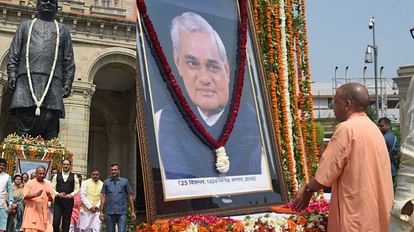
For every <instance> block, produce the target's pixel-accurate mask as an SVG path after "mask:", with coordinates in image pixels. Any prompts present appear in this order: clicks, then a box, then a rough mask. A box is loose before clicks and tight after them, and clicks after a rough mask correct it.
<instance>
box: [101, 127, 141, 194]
mask: <svg viewBox="0 0 414 232" xmlns="http://www.w3.org/2000/svg"><path fill="white" fill-rule="evenodd" d="M131 128H132V130H131ZM133 129H134V127H133V126H131V127H127V126H126V125H125V124H118V123H112V124H110V123H109V124H108V125H107V128H106V130H107V132H106V133H107V135H108V165H110V164H112V163H118V164H119V166H120V170H121V176H123V177H126V178H128V180H129V182H130V184H131V186H132V188H133V189H134V191H135V190H136V184H135V183H136V175H137V169H136V168H137V167H136V162H137V160H136V159H137V157H136V152H135V151H136V136H135V130H133ZM108 168H109V167H108Z"/></svg>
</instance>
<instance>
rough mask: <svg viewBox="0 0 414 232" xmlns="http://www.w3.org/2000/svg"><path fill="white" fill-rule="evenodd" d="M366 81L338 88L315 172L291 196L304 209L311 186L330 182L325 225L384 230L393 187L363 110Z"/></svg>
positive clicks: (382, 148)
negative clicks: (328, 137)
mask: <svg viewBox="0 0 414 232" xmlns="http://www.w3.org/2000/svg"><path fill="white" fill-rule="evenodd" d="M368 105H369V95H368V91H367V89H366V88H365V86H363V85H361V84H359V83H348V84H345V85H342V86H341V87H339V88H338V89H337V90H336V94H335V97H334V102H333V110H334V112H335V117H336V119H337V120H338V121H339V122H340V123H339V124H338V126H337V127H336V129H335V132H334V134H333V136H332V138H331V140H330V142H329V144H328V146H327V148H326V150H325V151H324V153H323V154H322V158H321V161H320V164H319V168H318V170H317V172H316V175H315V177H314V178H313V179H312V180H311V181H310V182H309V183H307V184H306V185H305V186H304V187H302V188H301V189H299V190H298V192H297V193H296V195H295V196H294V199H293V201H292V203H293V205H294V207H295V208H296V209H297V210H303V209H305V208H306V207H307V206H308V204H309V200H310V199H311V197H312V195H313V193H314V192H316V191H318V190H320V189H321V188H325V187H332V195H331V201H330V204H329V219H328V230H329V231H335V232H340V231H347V232H349V231H376V232H381V231H387V229H388V228H387V227H388V221H389V215H390V213H389V212H390V209H391V205H392V198H393V192H392V191H393V190H392V188H393V187H392V178H391V172H389V171H386V170H390V169H391V167H390V160H389V156H388V151H387V146H386V145H385V142H384V138H383V136H382V134H381V132H380V130H378V127H377V126H376V125H375V123H374V122H373V121H371V120H370V119H369V118H368V116H367V115H366V113H365V110H366V108H367V107H368Z"/></svg>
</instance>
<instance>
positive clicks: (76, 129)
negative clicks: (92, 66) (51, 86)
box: [59, 81, 95, 175]
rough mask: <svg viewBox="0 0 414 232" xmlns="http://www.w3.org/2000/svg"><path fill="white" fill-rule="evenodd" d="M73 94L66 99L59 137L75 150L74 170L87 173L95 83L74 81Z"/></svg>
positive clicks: (69, 147) (69, 148)
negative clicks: (91, 108)
mask: <svg viewBox="0 0 414 232" xmlns="http://www.w3.org/2000/svg"><path fill="white" fill-rule="evenodd" d="M72 90H73V93H72V95H71V96H70V97H69V98H67V99H65V101H64V102H65V111H66V114H65V118H64V119H63V120H61V122H60V132H59V139H60V141H61V142H62V143H63V144H64V145H65V146H66V148H67V149H68V150H70V151H71V152H73V154H74V156H73V171H74V172H76V173H80V174H82V175H85V174H86V172H87V165H88V138H89V116H90V106H91V99H92V95H93V93H94V92H95V85H94V84H92V83H87V82H86V83H85V82H76V81H75V82H74V83H73V86H72Z"/></svg>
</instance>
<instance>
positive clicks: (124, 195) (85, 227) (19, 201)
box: [0, 158, 136, 232]
mask: <svg viewBox="0 0 414 232" xmlns="http://www.w3.org/2000/svg"><path fill="white" fill-rule="evenodd" d="M5 167H6V160H5V159H2V158H0V232H2V231H9V232H18V231H28V232H31V231H45V232H52V231H62V232H69V231H71V232H86V231H88V232H89V231H94V232H97V231H101V226H102V224H103V223H105V225H106V229H107V231H115V226H117V228H118V231H119V232H125V231H126V227H127V213H128V210H127V209H128V202H129V204H130V206H131V211H132V214H131V216H132V220H135V218H136V216H135V213H134V212H135V209H134V200H133V199H134V198H133V191H132V188H131V185H130V184H129V181H128V180H127V179H126V178H123V177H120V169H119V165H118V164H112V165H111V166H110V173H111V176H110V177H109V178H107V179H106V180H105V181H101V180H100V171H99V170H98V169H92V171H91V173H90V178H89V179H87V180H85V181H83V182H82V175H79V174H75V173H73V172H71V168H72V163H71V161H70V160H66V159H65V160H63V161H62V170H61V171H60V172H57V171H54V172H52V175H51V178H50V180H49V179H46V174H47V173H46V172H47V170H46V168H45V167H43V166H39V167H37V168H36V171H35V172H33V175H31V178H30V179H29V175H28V174H27V173H23V174H15V175H14V176H13V177H10V176H9V175H8V174H7V173H6V172H5Z"/></svg>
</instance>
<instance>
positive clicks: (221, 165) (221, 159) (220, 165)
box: [216, 146, 230, 173]
mask: <svg viewBox="0 0 414 232" xmlns="http://www.w3.org/2000/svg"><path fill="white" fill-rule="evenodd" d="M216 158H217V159H216V169H217V171H218V172H220V173H227V172H228V171H229V169H230V160H229V157H228V156H227V154H226V150H225V149H224V146H223V147H219V148H217V149H216Z"/></svg>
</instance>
